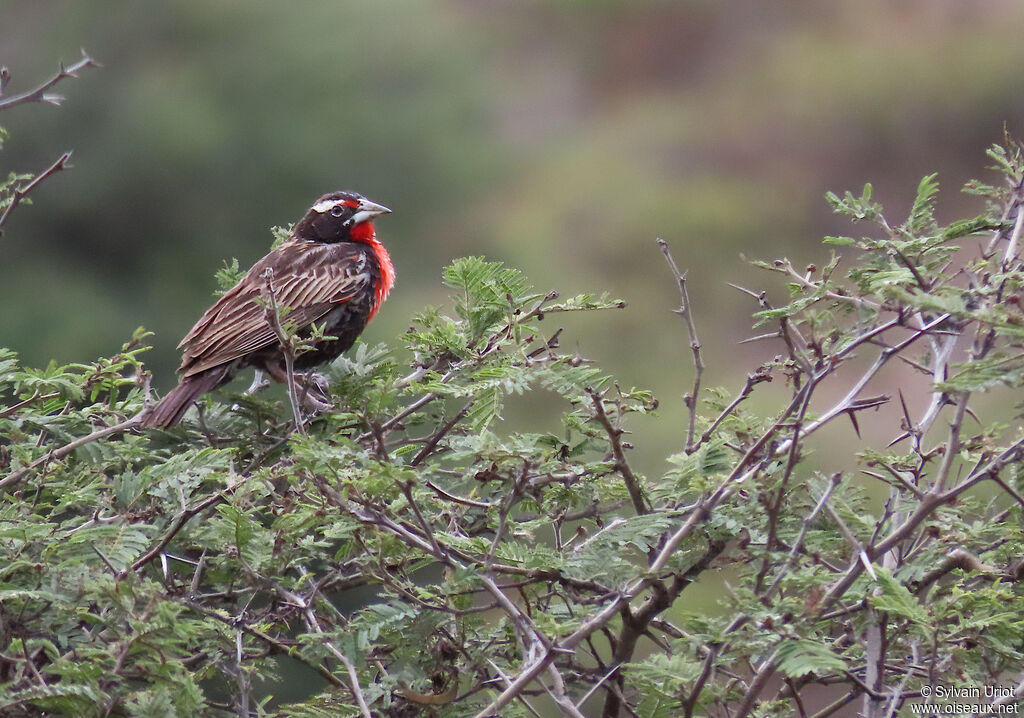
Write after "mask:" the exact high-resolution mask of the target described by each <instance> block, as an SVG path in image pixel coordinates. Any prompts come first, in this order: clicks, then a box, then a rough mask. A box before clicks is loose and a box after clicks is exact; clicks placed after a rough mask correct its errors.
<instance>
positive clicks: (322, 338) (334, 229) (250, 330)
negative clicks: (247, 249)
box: [139, 192, 395, 428]
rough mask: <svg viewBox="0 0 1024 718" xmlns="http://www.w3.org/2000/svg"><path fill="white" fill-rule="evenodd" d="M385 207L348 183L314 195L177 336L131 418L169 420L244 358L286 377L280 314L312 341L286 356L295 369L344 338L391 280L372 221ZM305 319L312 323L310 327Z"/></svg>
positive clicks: (335, 351)
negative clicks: (168, 363)
mask: <svg viewBox="0 0 1024 718" xmlns="http://www.w3.org/2000/svg"><path fill="white" fill-rule="evenodd" d="M389 212H391V210H390V209H388V208H387V207H384V206H382V205H379V204H377V203H375V202H371V201H370V200H368V199H366V197H363V196H362V195H360V194H357V193H356V192H333V193H331V194H325V195H324V196H323V197H321V198H320V199H318V200H317V201H316V203H315V204H314V205H313V206H312V207H310V208H309V210H308V211H307V212H306V214H305V216H304V217H303V218H302V219H301V220H299V222H298V223H297V224H296V225H295V228H294V229H293V230H292V233H291V235H290V236H289V237H288V239H287V240H286V241H285V242H284V243H283V244H281V245H280V246H279V247H277V249H274V250H273V251H271V252H270V254H268V255H267V256H265V257H264V258H263V259H261V260H259V261H258V262H256V264H254V265H253V266H252V268H251V269H250V270H249V271H248V272H246V273H245V276H244V277H242V279H241V280H240V281H239V282H238V284H236V285H235V286H234V287H232V288H231V289H230V290H228V291H227V292H226V293H225V294H224V295H223V296H222V297H221V298H220V299H218V300H217V302H216V303H215V304H214V305H213V306H212V307H210V308H209V309H207V310H206V313H205V314H203V316H202V317H200V319H199V321H198V322H196V324H195V326H194V327H192V329H191V331H189V333H188V334H186V335H185V338H184V339H182V340H181V343H180V344H179V345H178V348H179V349H182V350H183V354H182V359H181V366H180V367H179V368H178V373H179V374H182V378H181V381H180V382H179V383H178V386H176V387H175V388H174V389H172V390H171V391H170V392H168V393H167V395H166V396H164V397H163V398H162V399H161V400H160V401H159V402H158V403H157V404H155V405H154V406H152V407H150V408H148V409H146V410H144V411H143V413H142V414H141V415H140V416H139V424H140V426H143V427H165V428H166V427H171V426H174V425H175V424H177V423H178V422H179V421H180V420H181V417H182V415H183V414H184V413H185V412H186V411H187V410H188V408H189V407H190V406H191V405H192V403H193V402H194V401H195V400H196V399H198V398H199V397H200V396H202V395H203V394H205V393H206V392H208V391H212V390H213V389H216V388H217V387H219V386H221V385H222V384H225V383H227V382H228V381H229V380H230V379H231V378H232V377H233V376H234V375H235V374H236V373H237V372H238V371H239V370H240V369H243V368H245V367H250V366H251V367H256V368H257V369H258V370H263V371H265V372H267V373H268V374H269V375H270V376H271V377H273V378H274V379H275V380H276V381H279V382H286V381H288V380H289V377H288V372H287V371H286V364H287V362H286V355H285V352H286V349H285V348H284V346H283V344H282V338H283V337H282V328H281V326H280V325H281V324H282V323H283V324H285V325H290V326H294V327H295V328H296V330H297V336H299V337H307V338H308V339H309V343H310V344H311V345H312V346H311V348H310V349H309V350H308V351H304V352H301V353H298V354H297V355H296V356H294V357H290V358H292V359H293V370H294V371H295V372H302V371H306V370H309V369H311V368H312V367H314V366H317V365H319V364H322V363H324V362H328V361H331V360H332V359H335V358H337V357H338V355H339V354H341V353H342V352H343V351H345V350H346V349H348V348H349V347H351V346H352V344H353V343H354V342H355V340H356V337H358V336H359V334H360V333H361V332H362V331H363V329H364V328H365V327H366V323H367V322H369V321H370V320H371V319H372V318H373V316H374V315H375V314H376V313H377V310H378V309H380V305H381V303H383V301H384V300H385V299H386V298H387V296H388V292H389V291H390V290H391V287H392V285H393V284H394V281H395V270H394V267H393V266H392V264H391V257H390V256H389V255H388V252H387V250H386V249H385V248H384V245H382V244H381V243H380V242H379V241H378V240H377V236H376V232H375V231H374V227H373V219H374V218H376V217H379V216H380V215H382V214H387V213H389ZM275 310H276V311H277V313H278V315H277V316H275V314H274V311H275ZM314 324H315V325H316V326H317V327H318V328H322V331H317V332H315V333H314V332H313V328H312V327H313V325H314Z"/></svg>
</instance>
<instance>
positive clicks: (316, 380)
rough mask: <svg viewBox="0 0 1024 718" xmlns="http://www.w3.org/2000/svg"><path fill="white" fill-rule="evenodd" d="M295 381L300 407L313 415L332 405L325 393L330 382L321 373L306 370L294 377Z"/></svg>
mask: <svg viewBox="0 0 1024 718" xmlns="http://www.w3.org/2000/svg"><path fill="white" fill-rule="evenodd" d="M296 383H297V384H298V387H297V388H298V389H299V397H300V399H301V402H302V408H303V409H305V410H306V411H309V412H312V413H313V414H314V415H315V414H321V413H323V412H325V411H327V410H328V409H330V408H332V407H333V406H334V404H333V403H332V402H331V400H330V395H329V394H328V393H327V390H328V389H329V388H330V386H331V385H330V382H328V381H327V377H325V376H324V375H323V374H320V373H318V372H315V371H310V372H306V373H305V374H302V375H300V376H297V377H296Z"/></svg>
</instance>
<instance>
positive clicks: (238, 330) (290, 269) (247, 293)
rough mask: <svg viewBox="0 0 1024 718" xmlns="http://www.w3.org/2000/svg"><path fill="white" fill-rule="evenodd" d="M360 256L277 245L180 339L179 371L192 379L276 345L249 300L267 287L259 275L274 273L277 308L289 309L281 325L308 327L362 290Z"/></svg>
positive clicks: (327, 247) (315, 246)
mask: <svg viewBox="0 0 1024 718" xmlns="http://www.w3.org/2000/svg"><path fill="white" fill-rule="evenodd" d="M361 257H362V255H360V254H359V253H358V250H354V249H353V248H352V247H349V246H346V245H340V244H321V243H319V242H307V241H297V242H288V243H286V244H283V245H281V246H280V247H278V248H277V249H276V250H274V251H273V252H271V253H270V254H268V255H267V256H266V257H264V258H263V259H261V260H260V261H259V262H257V263H256V264H254V265H253V267H252V269H250V270H249V271H248V272H246V274H245V276H244V277H242V279H241V281H239V282H238V284H236V285H235V286H234V287H232V288H231V289H230V290H229V291H228V292H227V293H225V294H224V296H222V297H221V298H220V299H218V300H217V302H216V303H215V304H214V305H213V306H212V307H210V308H209V309H208V310H207V311H206V313H205V314H203V316H202V317H200V318H199V321H198V322H196V324H195V326H194V327H192V329H191V331H189V333H188V334H186V335H185V338H184V339H182V340H181V344H179V345H178V346H179V348H183V349H184V350H185V351H184V355H183V356H182V359H181V367H180V368H179V369H178V371H179V372H181V373H184V375H185V376H191V375H193V374H196V373H198V372H201V371H204V370H206V369H209V368H211V367H215V366H219V365H221V364H226V363H227V362H230V361H234V360H235V359H238V358H239V357H243V356H245V355H246V354H249V353H251V352H254V351H256V350H258V349H262V348H264V347H266V346H269V345H271V344H276V343H277V336H276V334H275V333H274V330H273V329H272V328H271V326H270V325H269V324H268V322H267V317H266V312H265V310H264V308H263V307H261V306H260V305H259V304H257V303H256V302H255V301H254V300H255V299H256V298H258V297H259V296H260V293H261V291H263V289H264V287H265V286H266V280H265V279H264V278H263V276H262V275H263V273H264V271H265V270H266V269H267V268H268V267H269V268H273V270H274V281H273V283H274V292H275V300H276V302H277V305H278V307H281V308H283V307H288V308H289V309H290V311H289V313H288V314H287V315H286V317H285V321H286V322H294V323H295V324H296V325H297V326H299V327H304V326H308V325H309V324H311V323H312V322H315V321H317V320H318V319H320V318H321V317H323V316H324V315H325V314H327V312H329V311H330V310H331V308H332V307H334V306H336V305H338V304H343V303H344V302H347V301H348V300H349V299H351V298H352V297H353V296H354V295H355V294H357V293H358V292H359V291H360V290H361V289H363V288H364V287H365V286H366V283H367V281H368V280H369V275H368V274H367V273H366V271H365V270H364V269H363V265H362V263H361V262H358V261H357V259H360V258H361Z"/></svg>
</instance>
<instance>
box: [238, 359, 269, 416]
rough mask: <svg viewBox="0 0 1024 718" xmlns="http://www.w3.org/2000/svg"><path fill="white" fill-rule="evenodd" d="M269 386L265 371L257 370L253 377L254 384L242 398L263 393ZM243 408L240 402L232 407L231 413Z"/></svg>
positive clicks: (243, 393)
mask: <svg viewBox="0 0 1024 718" xmlns="http://www.w3.org/2000/svg"><path fill="white" fill-rule="evenodd" d="M268 386H270V382H269V381H267V378H266V377H265V376H264V375H263V370H262V369H256V370H255V371H254V372H253V375H252V384H250V385H249V388H248V389H246V390H245V391H243V392H242V396H252V395H253V394H256V393H257V392H260V391H263V390H264V389H266V388H267V387H268ZM241 408H242V405H241V404H239V403H238V402H235V403H234V404H232V405H231V411H238V410H239V409H241Z"/></svg>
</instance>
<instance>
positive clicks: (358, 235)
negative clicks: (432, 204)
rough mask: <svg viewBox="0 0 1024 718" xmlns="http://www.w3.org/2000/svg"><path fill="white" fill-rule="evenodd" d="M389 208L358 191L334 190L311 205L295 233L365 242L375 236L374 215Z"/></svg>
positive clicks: (315, 238) (321, 239) (324, 239)
mask: <svg viewBox="0 0 1024 718" xmlns="http://www.w3.org/2000/svg"><path fill="white" fill-rule="evenodd" d="M389 212H391V210H390V209H388V208H387V207H385V206H383V205H379V204H377V203H376V202H371V201H370V200H368V199H366V197H364V196H363V195H361V194H359V193H358V192H331V193H330V194H325V195H324V196H323V197H321V198H320V199H318V200H317V201H316V203H315V204H314V205H313V206H312V207H310V208H309V211H307V212H306V215H305V216H304V217H303V218H302V219H300V220H299V221H298V223H296V225H295V228H294V229H293V230H292V236H293V237H294V238H296V239H309V240H313V241H315V242H328V243H333V242H352V241H362V242H365V241H368V239H370V238H372V237H373V224H372V223H371V221H372V220H373V218H374V217H379V216H380V215H382V214H388V213H389Z"/></svg>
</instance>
